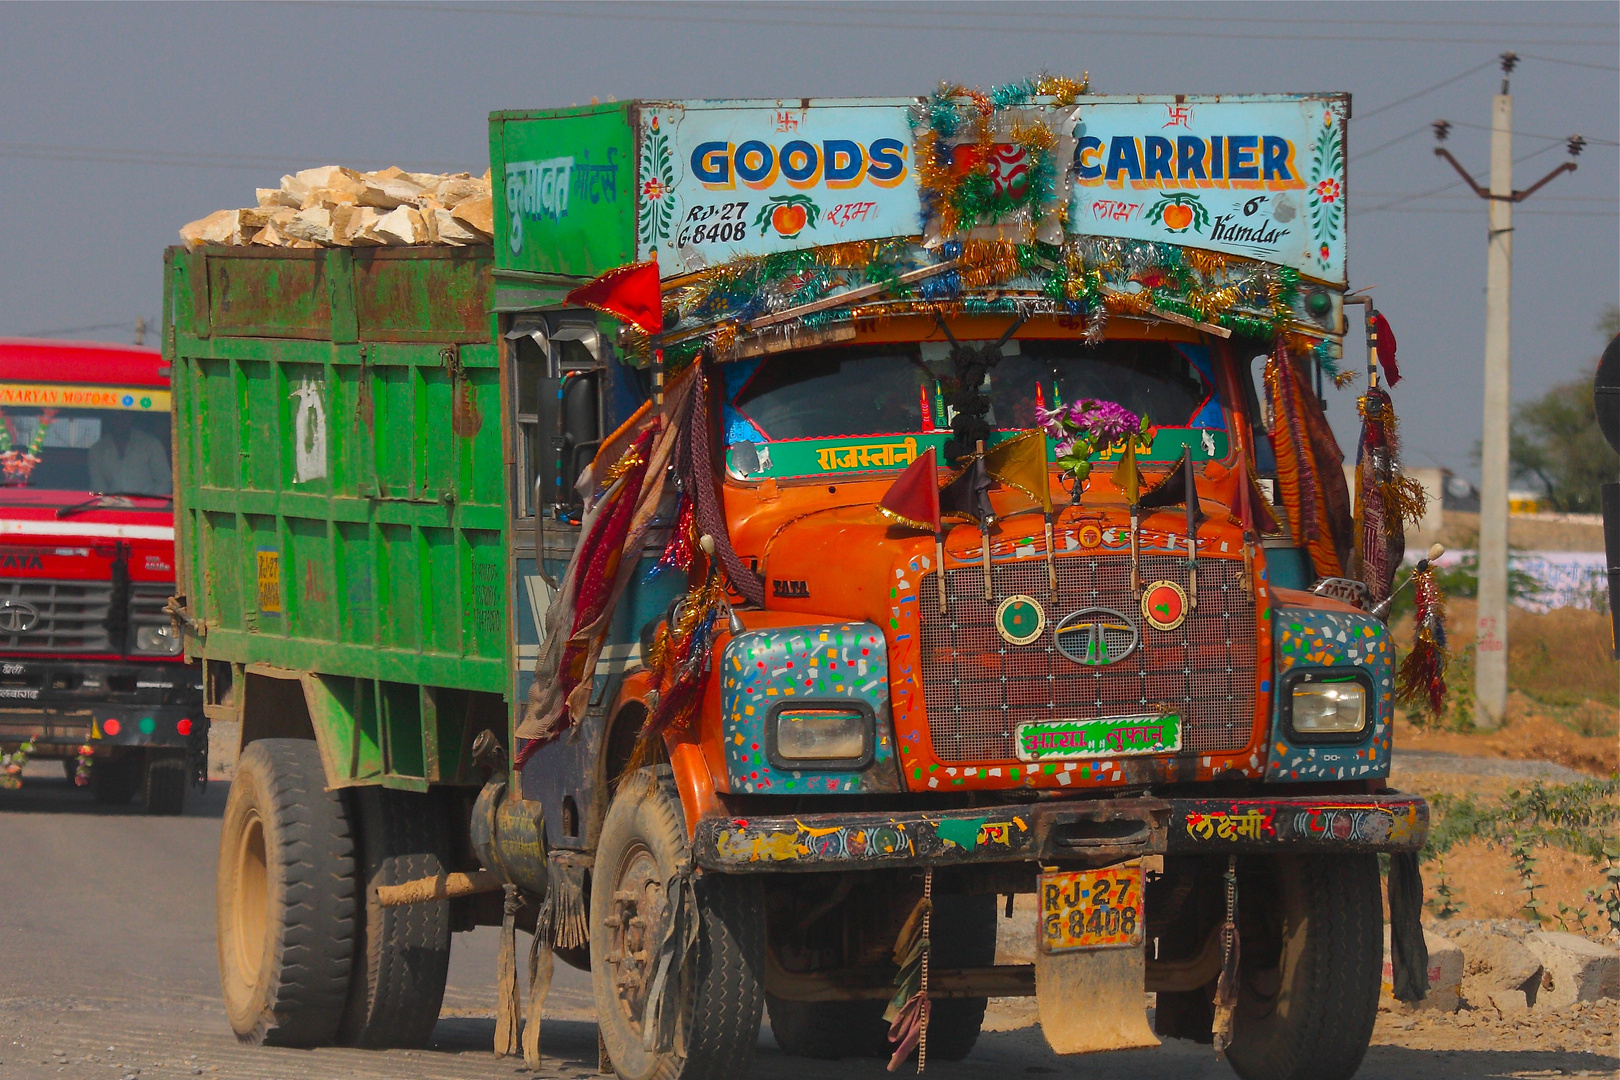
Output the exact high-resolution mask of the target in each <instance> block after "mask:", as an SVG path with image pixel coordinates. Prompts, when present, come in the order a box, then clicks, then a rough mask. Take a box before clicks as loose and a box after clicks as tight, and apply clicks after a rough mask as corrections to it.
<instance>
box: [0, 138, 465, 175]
mask: <svg viewBox="0 0 1620 1080" xmlns="http://www.w3.org/2000/svg"><path fill="white" fill-rule="evenodd" d="M0 158H16V159H20V160H25V161H87V162H97V163H101V164H110V165H156V166H161V167H165V168H186V169H227V170H242V171H246V170H258V169H265V168H271V169H276V170H278V171H283V172H285V171H287V170H288V167H289V163H291V162H297V161H300V160H302V161H317V162H319V161H320V158H318V157H316V156H314V155H309V154H285V155H270V154H198V153H193V152H188V151H183V150H142V149H139V148H135V147H120V146H55V145H50V144H47V143H15V142H0ZM321 163H322V164H325V163H326V162H321ZM349 164H350V165H359V166H362V167H365V166H374V167H378V168H386V167H387V166H388V165H393V164H396V162H394V161H388V162H384V161H382V160H380V159H377V158H358V159H356V158H350V159H349ZM417 164H418V165H419V166H420V167H421V168H423V169H438V170H444V169H466V168H468V166H467V165H466V164H465V163H459V162H454V163H453V162H447V161H426V162H418V163H417Z"/></svg>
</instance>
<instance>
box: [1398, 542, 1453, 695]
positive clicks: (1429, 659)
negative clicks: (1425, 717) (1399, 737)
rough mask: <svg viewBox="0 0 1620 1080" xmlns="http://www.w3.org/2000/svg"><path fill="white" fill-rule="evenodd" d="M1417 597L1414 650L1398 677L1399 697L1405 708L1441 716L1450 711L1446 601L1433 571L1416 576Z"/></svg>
mask: <svg viewBox="0 0 1620 1080" xmlns="http://www.w3.org/2000/svg"><path fill="white" fill-rule="evenodd" d="M1412 588H1413V592H1414V594H1415V597H1416V601H1415V606H1416V610H1415V612H1414V622H1415V627H1414V632H1413V635H1412V650H1411V651H1410V652H1408V653H1407V654H1406V658H1405V659H1403V660H1402V661H1401V666H1400V670H1399V671H1398V672H1396V675H1395V697H1396V700H1398V701H1400V702H1401V703H1402V704H1404V705H1410V706H1412V707H1414V708H1420V709H1423V710H1424V711H1426V712H1427V713H1428V714H1429V715H1430V716H1436V717H1437V716H1440V715H1441V714H1442V713H1444V712H1445V708H1446V665H1447V663H1449V662H1450V655H1449V653H1448V650H1447V648H1446V597H1445V593H1444V592H1443V591H1442V590H1441V588H1440V582H1439V581H1438V580H1437V579H1436V577H1435V573H1434V569H1433V567H1428V566H1426V567H1425V568H1424V569H1422V570H1414V571H1413V572H1412Z"/></svg>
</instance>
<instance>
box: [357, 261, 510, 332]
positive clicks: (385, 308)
mask: <svg viewBox="0 0 1620 1080" xmlns="http://www.w3.org/2000/svg"><path fill="white" fill-rule="evenodd" d="M489 260H490V250H489V248H487V247H469V248H438V249H423V248H412V249H404V248H401V249H399V250H387V249H377V250H371V251H356V252H355V254H354V313H355V321H356V324H357V327H358V331H359V335H360V338H361V339H362V340H365V341H441V342H471V341H488V340H489V334H490V329H489V310H488V304H489V296H490V262H489Z"/></svg>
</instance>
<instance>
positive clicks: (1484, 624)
mask: <svg viewBox="0 0 1620 1080" xmlns="http://www.w3.org/2000/svg"><path fill="white" fill-rule="evenodd" d="M1518 62H1519V58H1518V56H1516V55H1515V54H1513V53H1510V52H1509V53H1503V54H1502V90H1501V93H1499V94H1497V95H1496V98H1495V100H1494V101H1493V102H1492V106H1491V186H1490V188H1489V190H1487V189H1485V188H1481V187H1480V186H1479V185H1478V184H1477V183H1475V182H1474V178H1473V177H1472V176H1470V175H1469V174H1468V170H1467V169H1464V168H1463V167H1462V166H1461V165H1460V164H1458V162H1457V159H1456V158H1454V157H1452V156H1451V153H1450V151H1448V150H1446V148H1445V147H1444V146H1436V147H1435V150H1434V152H1435V153H1436V154H1437V155H1439V156H1440V157H1443V158H1445V159H1446V160H1447V161H1449V162H1450V163H1451V166H1452V168H1454V169H1456V170H1457V172H1458V173H1460V174H1462V178H1463V179H1464V180H1466V181H1468V186H1469V187H1471V188H1473V189H1474V194H1476V195H1478V196H1479V197H1480V198H1482V199H1485V200H1487V201H1488V203H1489V206H1490V232H1489V233H1488V234H1487V245H1488V246H1487V251H1488V256H1487V262H1486V286H1485V425H1484V432H1483V438H1482V440H1481V443H1480V484H1479V622H1478V627H1477V629H1478V645H1477V646H1476V648H1475V655H1474V694H1475V705H1474V724H1475V726H1476V727H1481V728H1495V727H1500V726H1501V724H1502V716H1503V712H1504V710H1505V709H1506V707H1507V636H1508V632H1507V600H1508V596H1507V572H1508V560H1507V556H1508V544H1507V539H1508V537H1507V530H1508V430H1509V424H1510V419H1509V410H1510V407H1511V404H1512V395H1511V387H1512V357H1511V344H1512V342H1511V337H1510V331H1511V313H1512V299H1513V204H1514V203H1518V202H1523V201H1524V200H1525V199H1527V198H1529V197H1530V195H1531V194H1532V193H1534V192H1535V191H1537V190H1538V189H1540V187H1541V186H1542V185H1543V184H1545V183H1547V182H1548V181H1549V180H1551V179H1552V178H1553V177H1555V176H1558V175H1559V174H1561V173H1565V172H1574V171H1575V162H1574V161H1573V160H1571V161H1566V162H1564V163H1563V164H1562V165H1560V166H1559V167H1558V168H1556V169H1554V170H1553V171H1552V172H1550V173H1548V174H1547V175H1546V176H1544V177H1542V178H1541V179H1540V180H1538V181H1536V183H1534V184H1532V185H1531V186H1530V187H1528V188H1526V189H1525V190H1524V191H1514V190H1513V96H1512V95H1511V94H1510V93H1508V78H1509V77H1510V76H1511V75H1512V74H1513V69H1514V67H1515V66H1516V65H1517V64H1518ZM1450 128H1451V125H1450V124H1449V123H1448V122H1447V121H1445V120H1440V121H1437V122H1436V123H1435V125H1434V134H1435V138H1436V140H1437V141H1439V142H1442V143H1443V142H1444V141H1445V138H1446V135H1447V134H1448V133H1449V131H1450ZM1585 145H1586V143H1585V140H1584V139H1582V138H1581V137H1580V136H1579V135H1572V136H1570V139H1569V146H1568V149H1569V154H1570V157H1571V158H1574V157H1575V156H1576V155H1578V154H1579V153H1580V152H1581V149H1582V148H1583V147H1584V146H1585Z"/></svg>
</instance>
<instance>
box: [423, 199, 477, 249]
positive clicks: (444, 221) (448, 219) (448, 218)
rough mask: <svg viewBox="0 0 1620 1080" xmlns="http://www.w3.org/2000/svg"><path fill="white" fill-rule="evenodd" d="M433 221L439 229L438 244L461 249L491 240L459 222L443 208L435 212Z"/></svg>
mask: <svg viewBox="0 0 1620 1080" xmlns="http://www.w3.org/2000/svg"><path fill="white" fill-rule="evenodd" d="M433 221H434V224H435V226H436V227H437V228H438V242H439V243H441V244H454V245H456V246H458V247H460V246H464V245H467V244H481V243H483V242H484V241H485V240H487V239H489V238H488V237H487V236H484V235H482V234H480V233H478V232H476V231H475V230H473V229H469V228H468V227H467V226H465V225H463V224H462V223H461V222H459V221H457V220H456V218H455V215H454V214H452V213H451V212H450V211H448V210H445V209H443V208H442V207H440V208H438V209H435V210H434V211H433Z"/></svg>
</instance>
